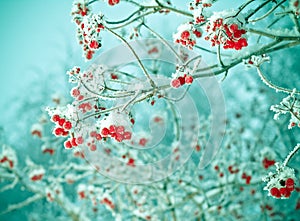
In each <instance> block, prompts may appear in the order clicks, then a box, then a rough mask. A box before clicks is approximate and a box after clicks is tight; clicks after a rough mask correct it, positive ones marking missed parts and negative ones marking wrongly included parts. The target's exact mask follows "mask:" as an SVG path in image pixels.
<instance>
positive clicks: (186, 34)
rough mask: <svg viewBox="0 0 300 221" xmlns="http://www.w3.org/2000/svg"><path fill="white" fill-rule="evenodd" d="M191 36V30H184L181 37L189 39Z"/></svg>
mask: <svg viewBox="0 0 300 221" xmlns="http://www.w3.org/2000/svg"><path fill="white" fill-rule="evenodd" d="M189 37H190V32H189V31H183V32H182V33H181V38H182V39H184V40H186V39H188V38H189Z"/></svg>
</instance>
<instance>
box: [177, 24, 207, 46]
mask: <svg viewBox="0 0 300 221" xmlns="http://www.w3.org/2000/svg"><path fill="white" fill-rule="evenodd" d="M201 35H202V34H201V32H200V30H196V29H195V28H194V27H193V25H192V24H189V23H187V24H183V25H180V26H179V27H178V28H177V33H176V34H174V35H173V39H174V41H175V43H178V44H181V45H183V46H185V47H187V48H189V49H193V47H194V46H195V45H196V37H197V38H199V37H201Z"/></svg>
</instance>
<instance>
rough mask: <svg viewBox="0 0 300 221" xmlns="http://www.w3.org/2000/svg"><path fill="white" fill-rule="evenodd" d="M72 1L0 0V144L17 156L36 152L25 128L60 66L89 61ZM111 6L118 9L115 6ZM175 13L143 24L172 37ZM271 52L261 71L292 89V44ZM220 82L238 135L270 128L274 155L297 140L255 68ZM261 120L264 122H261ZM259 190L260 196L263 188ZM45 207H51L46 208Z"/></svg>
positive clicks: (7, 197)
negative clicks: (273, 108) (274, 110)
mask: <svg viewBox="0 0 300 221" xmlns="http://www.w3.org/2000/svg"><path fill="white" fill-rule="evenodd" d="M72 2H73V1H72V0H65V1H61V0H39V1H38V0H27V1H23V0H6V1H0V27H1V28H2V30H1V32H0V33H1V35H0V48H1V53H0V56H1V65H0V129H1V137H0V139H1V142H0V143H7V144H9V145H11V146H13V148H14V149H15V150H16V151H17V153H18V154H19V157H21V158H22V156H24V158H25V156H27V155H31V156H32V157H33V158H36V159H37V158H38V157H39V154H40V152H39V151H40V144H41V143H40V141H38V140H37V139H34V138H32V136H31V135H30V128H31V125H32V124H34V123H35V122H36V121H37V119H38V118H39V116H40V114H41V112H42V110H43V109H44V107H45V106H47V105H52V99H53V98H55V96H61V95H63V96H67V95H68V94H69V89H70V85H69V84H68V83H67V76H66V75H65V72H66V70H68V69H70V68H71V67H73V66H74V65H78V66H81V65H82V66H86V65H88V63H85V62H84V59H83V58H82V52H81V48H80V46H79V45H78V44H77V39H76V36H75V31H76V29H75V25H74V24H73V23H71V16H70V11H71V7H72ZM174 2H175V3H176V4H177V5H178V6H184V5H185V3H183V2H182V1H174ZM226 4H230V5H232V1H224V3H222V4H220V5H219V7H220V8H221V7H222V6H224V5H226ZM100 5H101V4H100ZM102 5H103V4H102ZM120 6H121V5H120ZM98 7H99V8H98V9H100V8H101V7H100V6H98ZM118 7H119V6H117V9H120V8H118ZM107 10H108V14H109V15H110V16H109V17H110V18H115V19H117V18H118V17H122V16H123V14H122V13H125V12H126V8H124V9H123V10H121V11H122V13H120V10H119V11H118V13H113V12H112V9H111V8H107ZM176 18H177V17H175V16H174V19H173V20H172V22H169V23H168V25H166V24H165V23H161V22H159V18H157V19H156V18H154V19H152V20H151V21H150V24H151V25H153V26H155V30H157V31H158V32H159V33H161V34H163V35H164V36H165V37H166V38H167V39H168V40H172V34H173V33H174V32H175V30H176V28H177V26H178V25H179V24H180V23H182V20H180V19H176ZM104 37H105V35H104ZM202 43H203V44H204V45H205V44H206V45H207V43H205V42H204V41H203V42H202V41H201V44H202ZM113 44H116V41H115V42H112V41H111V40H109V39H108V38H107V39H106V43H105V44H104V46H103V49H101V50H100V51H105V50H106V49H107V48H109V47H111V45H113ZM98 53H99V52H98ZM100 53H101V52H100ZM206 58H207V59H208V61H207V62H208V63H214V60H209V58H210V57H209V56H207V57H206ZM211 58H212V57H211ZM212 59H213V58H212ZM271 59H272V64H271V65H265V66H264V70H265V71H266V75H267V76H268V77H270V78H272V80H273V81H274V83H277V84H279V85H281V86H284V87H289V88H293V87H298V88H299V86H300V85H299V69H300V63H299V62H297V61H299V59H300V53H299V47H296V48H294V49H288V50H283V51H280V52H276V53H274V54H272V56H271ZM222 87H223V90H224V96H225V101H226V104H227V105H226V111H227V116H228V121H229V122H230V126H233V127H236V128H239V127H241V125H242V129H243V132H241V133H243V135H241V136H243V138H244V139H245V140H247V139H249V140H250V141H253V140H255V141H257V140H259V139H257V140H256V138H258V136H262V133H261V132H262V131H263V134H264V136H266V140H265V141H266V143H264V142H262V141H259V142H261V143H259V142H258V144H257V143H255V142H254V141H253V143H252V144H251V145H253V146H255V147H256V148H258V149H259V145H262V146H261V147H262V148H263V147H264V145H267V144H268V143H270V142H269V139H270V140H272V139H273V135H274V136H278V137H279V139H278V141H276V142H277V143H276V145H277V146H276V148H278V149H277V150H278V152H279V154H278V156H279V159H282V158H283V157H284V156H285V155H286V154H287V153H288V151H289V150H290V149H291V148H292V147H293V146H294V145H295V144H296V143H297V142H299V139H298V140H297V137H299V136H298V135H299V133H298V132H297V131H296V130H292V131H291V130H287V119H283V121H282V122H281V123H280V124H275V123H274V122H273V119H272V118H273V113H271V112H270V111H269V107H270V105H272V104H276V103H278V102H279V101H280V100H281V99H282V98H283V95H282V94H276V93H274V91H273V90H271V89H270V88H268V87H266V85H264V84H263V83H262V82H261V81H260V79H259V77H258V76H257V74H256V72H255V71H254V70H248V69H246V68H244V66H238V67H237V68H234V69H233V70H232V71H231V72H230V74H229V76H228V77H227V78H226V79H225V81H224V82H223V83H222ZM263 121H264V122H265V124H264V125H262V124H261V122H263ZM265 125H267V126H265ZM253 136H254V138H255V139H253ZM255 136H256V137H255ZM268 136H270V137H268ZM245 143H247V142H245ZM245 143H244V144H243V145H245V146H247V145H248V144H249V143H250V142H249V143H247V145H246V144H245ZM249 145H250V144H249ZM246 149H247V148H246ZM248 150H249V152H245V154H248V155H250V154H249V153H250V152H251V151H252V149H251V148H248ZM253 150H254V151H255V150H257V149H253ZM19 160H20V164H21V165H22V163H23V164H24V160H25V159H19ZM43 160H45V159H43ZM22 161H23V162H22ZM45 161H47V159H46V160H45ZM41 162H42V161H41ZM296 162H299V157H298V158H297V161H295V162H294V165H297V164H296ZM249 167H250V166H249ZM204 174H205V172H204ZM298 177H299V175H298ZM260 190H261V189H260ZM263 194H265V195H263V196H264V197H266V193H265V192H264V193H263ZM29 195H30V194H29V193H28V192H26V191H25V192H21V191H19V190H16V191H10V192H8V193H1V194H0V211H1V210H3V209H4V208H6V207H7V205H9V204H10V203H13V202H18V201H19V200H18V199H19V198H26V197H27V196H29ZM249 197H251V196H249ZM298 197H299V193H296V194H295V195H294V196H293V198H292V199H291V201H290V202H295V201H296V199H297V198H298ZM244 200H247V199H244ZM270 201H271V202H272V203H274V204H276V203H278V201H276V200H273V199H271V200H270ZM280 203H281V206H282V208H286V207H288V206H289V201H288V200H286V201H281V202H280ZM39 205H44V206H43V208H44V212H46V210H47V209H48V208H50V209H51V208H52V207H51V206H49V205H48V204H47V202H45V200H43V201H42V202H41V203H40V204H39ZM254 207H255V206H253V208H254ZM253 208H252V207H248V210H247V211H248V212H249V211H252V210H253V211H255V212H258V211H260V208H259V207H258V206H256V207H255V208H254V209H253ZM56 209H57V208H56ZM31 210H33V205H30V206H29V207H25V208H23V209H22V211H15V212H13V213H8V214H6V215H5V216H2V217H1V216H0V220H16V221H18V220H24V219H25V217H27V215H28V213H29V214H30V212H31ZM49 211H50V212H49V213H51V210H49ZM55 211H58V210H55ZM56 215H60V212H57V213H56V214H53V216H54V217H55V216H56ZM296 215H299V212H298V211H297V213H293V217H295V216H296ZM49 217H51V214H50V215H49ZM32 220H39V218H38V217H37V218H32ZM290 220H293V219H292V218H291V219H290Z"/></svg>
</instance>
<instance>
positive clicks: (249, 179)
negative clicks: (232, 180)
mask: <svg viewBox="0 0 300 221" xmlns="http://www.w3.org/2000/svg"><path fill="white" fill-rule="evenodd" d="M250 181H251V176H247V177H246V184H250Z"/></svg>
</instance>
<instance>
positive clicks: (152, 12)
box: [110, 8, 160, 30]
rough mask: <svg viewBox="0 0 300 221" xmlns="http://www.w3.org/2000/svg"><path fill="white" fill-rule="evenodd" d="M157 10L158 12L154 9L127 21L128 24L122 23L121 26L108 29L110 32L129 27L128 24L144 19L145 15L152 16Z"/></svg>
mask: <svg viewBox="0 0 300 221" xmlns="http://www.w3.org/2000/svg"><path fill="white" fill-rule="evenodd" d="M159 10H160V9H157V8H154V9H153V10H152V11H149V12H146V13H144V14H142V15H139V16H137V17H136V18H134V19H132V20H131V21H128V22H126V23H124V24H122V25H119V26H116V27H112V28H110V29H111V30H116V29H120V28H124V27H126V26H127V25H130V24H132V23H133V22H135V21H137V20H139V19H141V18H144V17H146V16H147V15H151V14H154V13H156V12H158V11H159Z"/></svg>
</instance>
